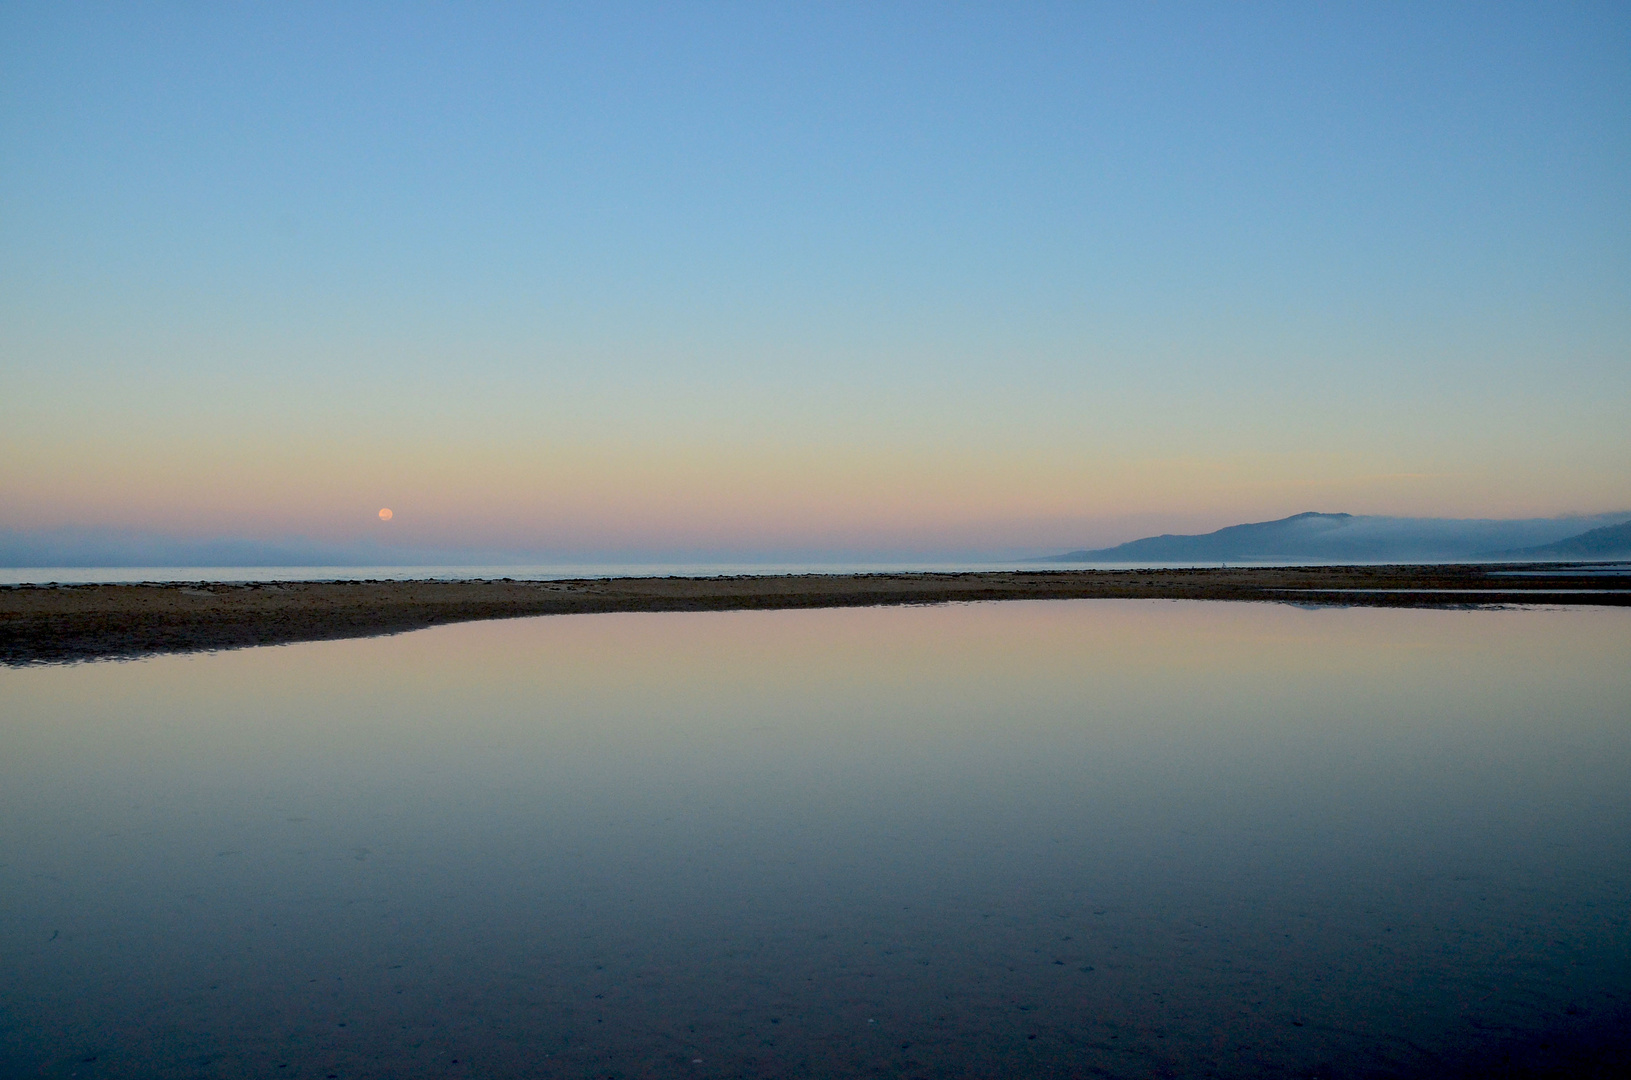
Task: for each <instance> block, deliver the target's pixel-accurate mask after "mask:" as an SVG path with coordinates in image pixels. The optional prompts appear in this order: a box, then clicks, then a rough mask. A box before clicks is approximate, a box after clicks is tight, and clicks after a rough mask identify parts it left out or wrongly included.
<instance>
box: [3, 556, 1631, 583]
mask: <svg viewBox="0 0 1631 1080" xmlns="http://www.w3.org/2000/svg"><path fill="white" fill-rule="evenodd" d="M1465 561H1468V562H1473V561H1482V560H1465ZM1498 561H1506V560H1498ZM1324 564H1325V561H1322V560H1312V559H1310V560H1296V561H1290V562H1287V561H1279V562H1267V561H1265V562H1248V561H1245V560H1239V561H1230V562H1228V563H1220V562H1196V561H1178V562H1151V561H1148V560H1145V561H1142V562H1081V563H1074V562H1072V563H1059V562H1047V561H1043V560H1040V559H1038V560H1010V561H1004V562H976V561H968V562H919V563H889V562H836V563H813V562H787V563H563V564H559V565H552V566H502V565H500V566H5V567H0V586H4V585H117V584H130V583H140V582H181V581H188V582H192V581H210V582H221V583H223V584H225V583H232V582H246V581H498V580H503V579H506V578H507V579H509V580H512V581H570V580H578V579H582V578H617V577H770V576H776V575H782V574H971V573H989V572H1000V571H1007V570H1047V571H1062V570H1173V569H1187V568H1205V567H1219V566H1240V567H1245V566H1288V565H1290V566H1319V565H1324ZM1339 564H1340V565H1355V563H1354V562H1352V561H1347V562H1337V561H1332V565H1339ZM1379 565H1385V564H1379ZM1597 572H1599V573H1600V572H1604V571H1601V570H1599V571H1597ZM1609 572H1613V571H1609ZM1619 572H1623V570H1620V571H1619Z"/></svg>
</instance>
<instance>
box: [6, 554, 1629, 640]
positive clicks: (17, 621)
mask: <svg viewBox="0 0 1631 1080" xmlns="http://www.w3.org/2000/svg"><path fill="white" fill-rule="evenodd" d="M1521 569H1524V568H1520V567H1511V566H1502V567H1490V566H1359V567H1353V566H1348V567H1310V568H1291V569H1287V568H1273V569H1265V568H1256V569H1253V568H1247V569H1186V570H1114V571H1110V570H1063V571H1040V572H1038V571H1014V572H1009V573H953V574H924V573H911V574H906V573H903V574H830V575H829V574H806V575H792V576H762V577H761V576H742V577H708V578H679V577H666V578H604V579H588V580H578V581H513V580H508V579H499V580H483V581H362V582H279V583H246V584H219V583H203V582H200V583H191V584H188V583H164V584H128V585H18V586H10V587H5V588H0V663H6V664H28V663H42V662H60V661H73V660H94V659H116V658H130V657H138V656H145V655H150V654H154V653H166V652H190V651H195V650H209V649H232V648H243V647H246V646H251V645H277V644H286V643H289V642H296V641H316V640H324V639H331V638H348V637H365V636H371V635H376V634H394V633H401V632H403V631H407V630H417V629H420V628H423V627H427V626H435V625H440V624H443V623H452V622H466V621H470V620H476V619H504V618H518V617H522V616H531V615H567V614H587V613H593V612H613V611H731V610H744V609H773V608H814V607H854V606H866V605H879V604H939V603H949V602H958V601H976V600H1042V599H1091V598H1099V599H1111V598H1116V599H1169V600H1237V601H1238V600H1251V601H1265V602H1282V603H1303V604H1347V605H1365V606H1384V607H1459V606H1465V605H1492V604H1493V605H1498V604H1535V603H1544V604H1590V605H1605V604H1606V605H1628V604H1631V578H1628V577H1620V576H1607V577H1588V576H1579V575H1569V574H1566V573H1561V574H1560V573H1557V572H1556V571H1558V570H1562V569H1565V568H1562V567H1556V566H1550V567H1539V568H1530V569H1531V570H1534V571H1535V573H1533V574H1532V575H1524V576H1516V575H1512V573H1511V571H1513V570H1521ZM1495 570H1500V571H1505V572H1506V573H1503V574H1495V573H1492V571H1495Z"/></svg>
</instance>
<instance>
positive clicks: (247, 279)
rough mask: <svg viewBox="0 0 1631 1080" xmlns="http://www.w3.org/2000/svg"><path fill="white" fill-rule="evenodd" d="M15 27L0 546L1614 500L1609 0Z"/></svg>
mask: <svg viewBox="0 0 1631 1080" xmlns="http://www.w3.org/2000/svg"><path fill="white" fill-rule="evenodd" d="M0 49H3V50H4V52H3V59H0V103H3V104H0V292H3V296H0V376H3V379H4V384H5V386H6V387H7V389H6V391H5V393H4V394H3V395H0V397H3V400H0V426H3V428H4V431H3V432H0V528H11V529H49V528H59V527H62V526H67V525H80V526H86V527H95V528H114V529H118V528H130V529H149V530H151V529H155V528H162V529H170V530H173V531H177V532H179V533H185V534H188V535H197V536H214V535H254V536H268V537H270V536H280V535H295V534H298V535H305V536H313V537H319V538H322V539H325V540H330V541H336V542H340V541H348V540H363V539H367V540H371V541H379V540H380V539H381V537H382V536H386V535H388V537H389V539H390V540H391V541H392V542H401V543H408V544H415V545H425V544H431V545H436V544H440V545H448V546H460V545H465V546H470V547H479V548H483V549H492V548H496V547H503V548H522V547H525V548H528V549H529V550H538V551H540V552H544V553H549V552H557V553H560V554H562V555H571V556H573V557H578V556H582V555H594V554H608V555H609V554H617V553H625V552H640V553H647V554H649V553H657V554H660V553H662V552H675V553H679V552H696V551H721V552H732V553H747V552H764V553H774V552H777V551H786V550H793V549H797V550H800V551H808V550H820V549H822V548H823V547H824V546H825V547H827V548H831V549H832V550H835V551H837V550H843V551H846V552H856V551H877V552H880V553H886V552H901V553H905V552H910V553H932V552H950V551H991V552H1008V551H1017V550H1026V549H1031V548H1040V549H1045V548H1048V547H1054V546H1058V545H1060V544H1064V545H1066V546H1081V545H1083V544H1097V543H1108V542H1114V541H1117V540H1121V539H1127V538H1128V537H1129V536H1131V535H1137V534H1139V533H1141V532H1145V531H1151V530H1154V529H1157V528H1169V527H1171V528H1185V527H1193V528H1207V527H1215V526H1217V525H1222V524H1228V523H1230V522H1233V521H1238V520H1246V519H1253V518H1263V517H1272V516H1278V515H1279V514H1281V513H1293V512H1297V511H1301V510H1307V509H1320V510H1345V511H1351V512H1375V513H1390V514H1432V515H1441V516H1532V515H1544V514H1558V513H1568V512H1580V513H1595V512H1602V511H1608V510H1615V509H1621V508H1627V507H1631V434H1628V429H1631V424H1627V423H1626V421H1625V417H1626V416H1628V415H1631V11H1628V10H1627V9H1626V8H1625V7H1623V6H1619V5H1571V6H1563V5H1544V4H1530V5H1488V4H1481V5H1451V4H1446V5H1433V6H1432V7H1431V8H1426V7H1422V6H1415V5H1404V4H1396V5H1389V4H1355V5H1340V4H1330V5H1321V6H1317V7H1316V6H1311V5H1291V4H1285V5H1177V4H1139V5H1133V4H1126V5H1115V6H1109V5H1106V6H1088V5H1024V6H1015V5H955V6H953V5H889V6H884V5H866V6H861V5H854V6H844V5H823V6H819V7H817V6H790V5H789V6H781V7H775V8H772V7H769V6H767V5H728V4H709V5H696V6H681V5H663V6H640V5H592V6H587V5H586V6H576V7H564V6H563V7H550V8H543V9H537V8H531V7H522V6H507V5H493V6H454V5H391V6H385V5H380V6H360V5H323V6H316V5H312V6H300V5H215V6H206V5H174V6H126V7H118V6H77V7H69V6H62V5H32V4H13V5H8V6H7V7H6V8H5V10H4V11H3V12H0ZM381 506H392V507H393V508H394V509H395V510H396V511H397V513H396V516H395V517H394V518H393V520H392V522H391V523H390V524H389V525H382V523H380V522H379V521H378V519H377V517H376V514H375V512H376V511H377V509H378V508H379V507H381ZM382 529H388V530H391V532H389V533H388V534H386V533H382V531H381V530H382Z"/></svg>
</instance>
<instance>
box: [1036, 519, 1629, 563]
mask: <svg viewBox="0 0 1631 1080" xmlns="http://www.w3.org/2000/svg"><path fill="white" fill-rule="evenodd" d="M1624 517H1625V514H1623V513H1619V514H1603V515H1597V516H1595V517H1588V518H1579V517H1571V518H1529V519H1522V520H1513V521H1501V520H1492V519H1476V518H1475V519H1463V518H1395V517H1376V516H1360V515H1354V514H1319V513H1312V512H1311V513H1306V514H1295V515H1293V516H1291V517H1288V518H1281V519H1280V520H1278V521H1261V522H1254V523H1252V524H1248V525H1231V526H1229V527H1228V528H1225V529H1219V530H1217V531H1216V532H1210V533H1204V534H1200V535H1193V536H1175V535H1166V536H1150V537H1146V538H1144V539H1142V540H1133V541H1130V542H1129V543H1125V544H1118V545H1117V546H1115V547H1109V548H1099V549H1096V550H1090V551H1072V552H1069V553H1067V554H1064V555H1055V556H1052V557H1051V558H1048V559H1045V560H1042V561H1045V562H1149V563H1181V562H1288V561H1309V562H1442V561H1446V560H1454V559H1484V558H1502V557H1507V558H1510V557H1515V556H1516V553H1517V552H1518V551H1520V550H1523V551H1525V552H1527V553H1529V554H1534V549H1538V548H1540V547H1542V546H1547V547H1550V546H1551V545H1555V544H1557V543H1558V542H1559V541H1565V542H1566V541H1569V540H1571V539H1584V538H1585V537H1586V536H1591V535H1593V534H1595V533H1597V532H1603V531H1608V530H1603V529H1600V528H1592V527H1593V526H1598V525H1602V524H1607V523H1608V522H1619V521H1621V520H1622V519H1624ZM1582 529H1590V530H1591V531H1590V532H1585V533H1582V531H1581V530H1582ZM1534 557H1536V558H1544V557H1546V556H1542V555H1538V554H1534ZM1553 557H1564V555H1563V553H1561V552H1560V553H1558V554H1557V555H1554V556H1553Z"/></svg>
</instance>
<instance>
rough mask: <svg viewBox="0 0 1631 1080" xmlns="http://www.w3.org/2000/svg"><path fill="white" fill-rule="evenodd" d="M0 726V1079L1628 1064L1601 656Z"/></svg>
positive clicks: (1222, 608) (1271, 618) (37, 710)
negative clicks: (1582, 1057) (1578, 1058)
mask: <svg viewBox="0 0 1631 1080" xmlns="http://www.w3.org/2000/svg"><path fill="white" fill-rule="evenodd" d="M0 702H3V704H4V709H3V718H0V822H3V823H4V828H3V830H0V1075H6V1076H10V1075H27V1076H39V1075H43V1076H52V1077H68V1076H79V1077H115V1076H117V1077H138V1076H141V1077H147V1076H156V1077H163V1076H175V1077H239V1076H256V1077H279V1078H293V1077H322V1078H326V1077H329V1076H336V1077H385V1076H401V1077H407V1076H426V1075H429V1076H439V1075H445V1076H471V1077H486V1076H511V1075H516V1076H533V1075H537V1076H557V1075H558V1076H626V1077H635V1076H683V1077H697V1078H705V1077H725V1076H841V1075H863V1076H889V1077H894V1076H901V1077H913V1076H925V1077H931V1076H932V1077H977V1076H979V1077H983V1076H1034V1075H1061V1076H1073V1075H1082V1076H1090V1075H1111V1076H1152V1075H1156V1076H1160V1075H1173V1076H1207V1075H1219V1076H1306V1075H1310V1074H1317V1075H1339V1076H1340V1075H1360V1076H1368V1075H1441V1074H1445V1073H1449V1072H1455V1071H1460V1070H1469V1069H1470V1070H1478V1069H1482V1068H1485V1067H1487V1066H1488V1065H1489V1063H1490V1062H1499V1061H1505V1060H1508V1059H1512V1060H1516V1061H1519V1062H1520V1063H1521V1062H1544V1061H1546V1060H1556V1059H1558V1058H1559V1057H1560V1056H1567V1055H1570V1054H1581V1053H1588V1052H1589V1053H1593V1054H1598V1055H1600V1054H1602V1053H1604V1052H1610V1053H1612V1052H1615V1051H1616V1048H1620V1049H1623V1046H1624V1043H1625V1037H1624V1035H1623V1034H1621V1033H1622V1032H1623V1030H1624V1028H1623V1026H1622V1025H1623V1023H1624V1021H1625V1020H1626V1018H1627V1016H1628V1015H1631V1014H1628V1013H1627V1006H1628V1005H1631V931H1628V915H1631V783H1628V779H1631V612H1627V611H1623V610H1614V609H1597V610H1577V611H1566V610H1565V611H1559V610H1537V609H1526V610H1500V611H1386V610H1368V609H1329V608H1327V609H1318V610H1307V609H1301V608H1296V607H1291V606H1280V605H1265V604H1222V603H1184V602H1178V603H1174V602H1159V601H1128V602H1121V601H1104V600H1089V601H1043V602H1019V603H1004V604H970V605H952V606H941V607H926V608H875V609H858V610H831V611H798V612H733V613H707V614H663V615H643V614H619V615H588V616H558V617H553V618H542V619H524V620H515V621H509V622H492V623H473V624H466V625H460V626H452V627H443V628H437V629H432V630H425V631H420V632H417V633H413V634H407V635H403V636H399V637H393V638H378V639H370V640H357V641H340V642H320V643H312V644H302V645H293V646H286V647H281V648H271V649H253V650H245V651H240V652H232V653H225V654H218V655H196V656H186V657H161V658H155V659H150V660H144V661H140V662H136V663H121V664H90V665H79V666H72V667H43V668H29V669H9V670H0ZM1583 1048H1584V1049H1583ZM1605 1048H1606V1051H1605Z"/></svg>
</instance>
